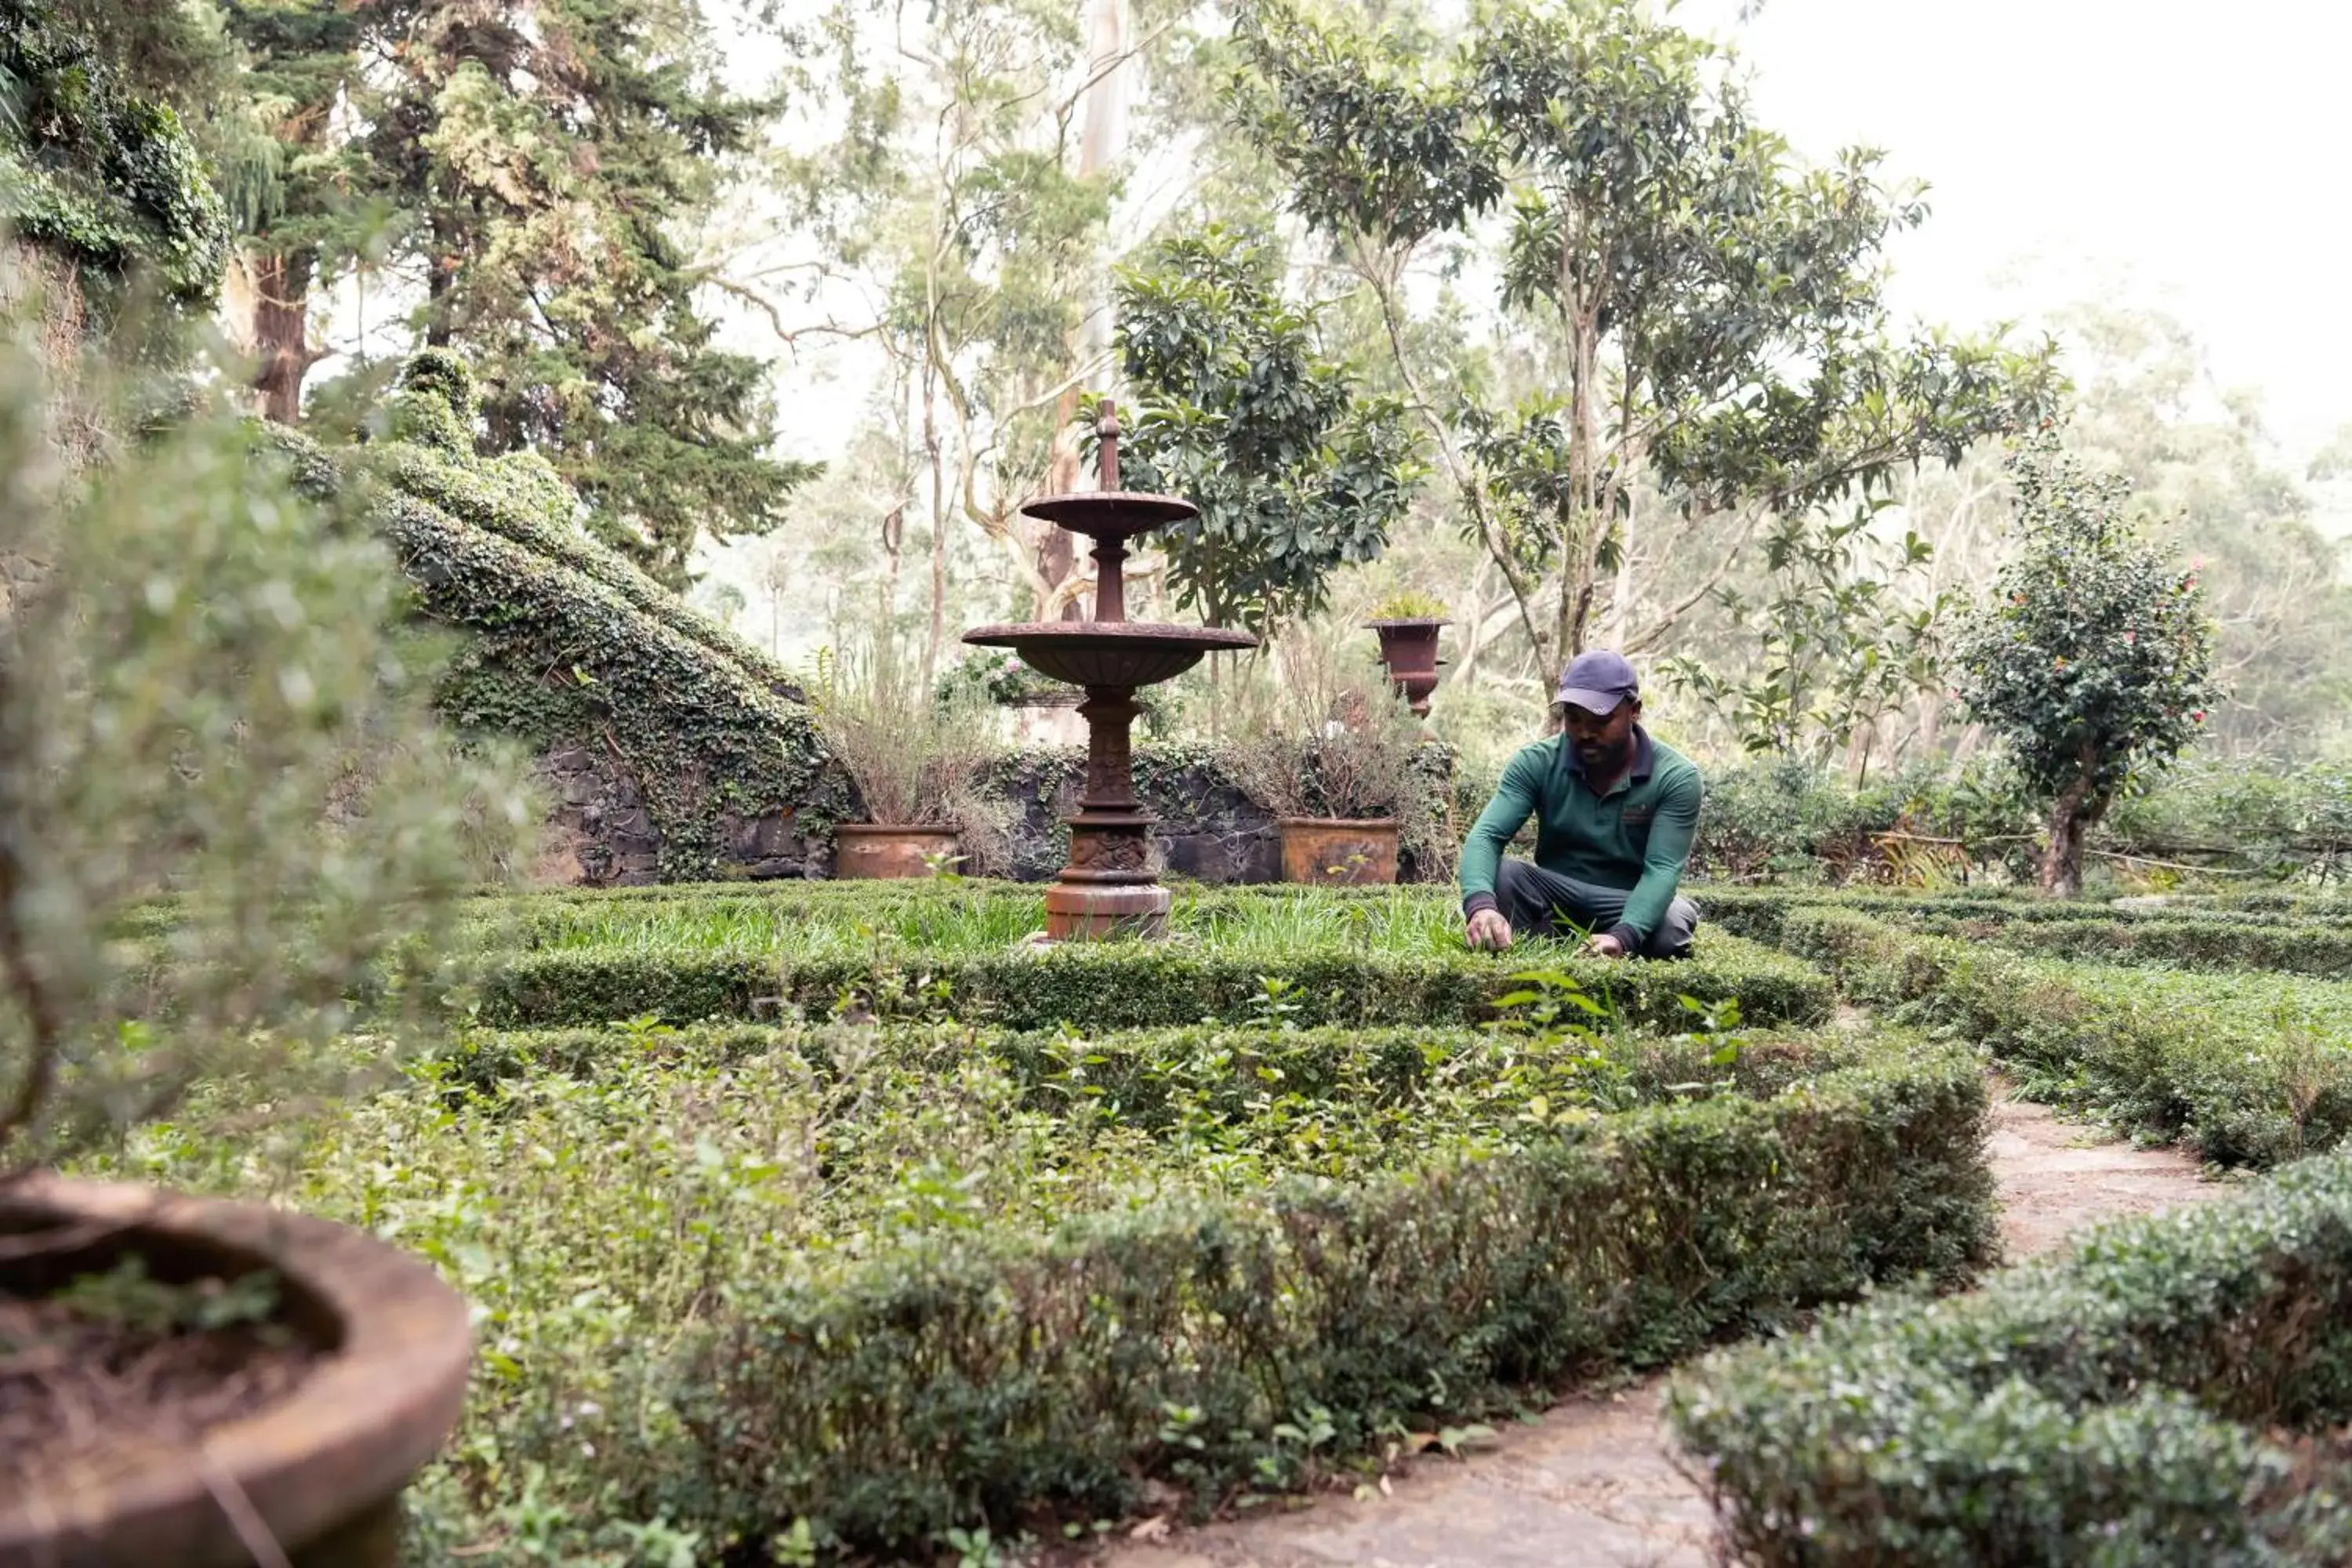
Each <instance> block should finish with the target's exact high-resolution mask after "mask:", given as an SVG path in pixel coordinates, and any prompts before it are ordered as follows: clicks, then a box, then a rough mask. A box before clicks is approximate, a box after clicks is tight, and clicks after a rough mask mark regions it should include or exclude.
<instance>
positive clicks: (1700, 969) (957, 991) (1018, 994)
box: [480, 933, 1834, 1029]
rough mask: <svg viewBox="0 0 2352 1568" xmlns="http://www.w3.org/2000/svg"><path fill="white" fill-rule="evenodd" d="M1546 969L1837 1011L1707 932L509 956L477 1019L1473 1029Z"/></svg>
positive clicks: (1653, 1021) (1822, 979) (1816, 979)
mask: <svg viewBox="0 0 2352 1568" xmlns="http://www.w3.org/2000/svg"><path fill="white" fill-rule="evenodd" d="M1531 967H1555V968H1559V969H1562V970H1564V971H1566V972H1567V973H1570V975H1572V976H1573V977H1574V978H1575V979H1576V980H1577V981H1578V982H1579V983H1580V984H1582V985H1583V986H1584V987H1585V988H1586V989H1587V990H1589V991H1590V992H1591V993H1592V994H1594V995H1595V996H1597V997H1601V998H1605V999H1606V1000H1607V1001H1609V1002H1610V1003H1611V1004H1612V1005H1613V1006H1614V1007H1615V1008H1616V1010H1617V1013H1618V1016H1620V1017H1621V1018H1622V1019H1623V1020H1624V1021H1626V1022H1628V1023H1631V1024H1634V1025H1637V1026H1645V1027H1654V1026H1661V1025H1679V1024H1680V1023H1681V1022H1682V1021H1683V1020H1685V1018H1686V1017H1687V1016H1688V1014H1687V1012H1686V1010H1685V1008H1684V1007H1683V1005H1682V1003H1681V998H1682V997H1683V996H1685V995H1689V996H1693V997H1696V998H1697V999H1698V1000H1700V1001H1702V1002H1716V1001H1723V1000H1736V1001H1738V1004H1739V1007H1740V1012H1741V1014H1742V1016H1743V1017H1745V1018H1746V1019H1747V1020H1748V1022H1750V1023H1756V1024H1812V1023H1820V1022H1822V1021H1824V1020H1826V1019H1827V1018H1828V1017H1829V1016H1830V1012H1831V1008H1832V1005H1833V1003H1834V993H1833V991H1832V986H1831V984H1830V982H1829V980H1828V979H1827V977H1826V976H1824V975H1822V973H1820V972H1818V971H1817V970H1814V969H1812V968H1811V967H1809V966H1808V965H1806V964H1803V963H1798V962H1796V961H1794V960H1792V959H1790V958H1788V957H1785V956H1783V955H1781V954H1779V953H1775V952H1769V951H1768V950H1766V949H1763V948H1760V947H1759V946H1757V945H1756V944H1755V943H1752V942H1742V941H1741V940H1739V939H1738V938H1737V937H1730V936H1722V935H1717V934H1714V933H1706V934H1703V935H1702V937H1701V939H1700V942H1699V945H1698V948H1697V952H1696V956H1694V957H1693V958H1691V959H1689V960H1687V961H1685V962H1683V963H1611V962H1609V961H1608V960H1605V959H1592V958H1584V957H1580V956H1574V955H1572V953H1571V952H1569V951H1567V950H1565V949H1563V948H1561V947H1559V946H1556V945H1551V944H1547V945H1546V946H1545V947H1543V948H1521V949H1517V950H1515V951H1514V952H1509V953H1505V954H1501V955H1494V954H1487V953H1477V952H1469V951H1467V950H1465V951H1463V952H1455V953H1450V954H1406V953H1390V952H1377V951H1369V952H1357V951H1347V950H1339V951H1328V952H1314V951H1308V952H1299V953H1296V954H1284V953H1269V952H1239V951H1228V952H1219V951H1217V950H1215V949H1214V948H1200V947H1188V946H1183V945H1178V944H1172V943H1171V944H1143V943H1127V942H1115V943H1101V944H1097V945H1093V946H1069V947H1062V948H1056V949H1052V950H1049V951H1046V952H1009V951H997V952H969V951H967V952H949V951H924V950H919V949H913V950H906V951H897V952H884V953H881V954H878V955H877V954H876V953H872V952H839V953H830V954H818V955H814V956H806V957H802V956H784V957H782V958H781V959H780V958H779V957H777V956H776V955H773V954H769V953H761V952H740V951H717V952H695V951H688V950H682V949H670V948H662V947H646V946H611V947H583V948H559V949H551V950H546V951H540V952H520V953H517V954H515V955H514V956H513V957H511V958H510V959H509V960H507V961H506V962H504V963H503V964H502V965H501V966H500V967H499V968H498V969H497V970H496V971H495V972H494V973H491V974H490V975H489V976H488V978H487V979H486V980H485V982H484V983H483V994H482V1001H481V1015H480V1016H481V1020H482V1022H483V1023H484V1024H486V1025H488V1026H491V1027H494V1028H546V1027H551V1026H567V1025H583V1024H602V1023H607V1022H610V1021H613V1020H615V1019H623V1018H632V1017H637V1016H643V1015H646V1014H656V1015H658V1016H662V1017H664V1018H667V1019H670V1020H672V1021H674V1022H678V1023H688V1022H695V1021H698V1020H702V1019H710V1018H730V1017H731V1018H753V1017H773V1016H781V1015H782V1013H784V1012H785V1011H786V1010H789V1011H791V1012H793V1013H797V1014H801V1015H804V1016H812V1017H814V1016H824V1014H825V1013H827V1012H828V1011H830V1010H832V1009H834V1008H835V1007H836V1006H842V1005H849V1006H851V1007H853V1008H854V1007H856V1006H859V1005H863V1006H865V1007H869V1008H876V1009H885V1010H887V1009H890V1008H904V1007H908V1006H912V1007H916V1008H919V1009H939V1008H949V1009H951V1010H952V1011H953V1013H954V1015H955V1016H957V1017H960V1018H965V1019H969V1020H974V1021H981V1020H984V1021H987V1022H990V1023H992V1024H995V1025H998V1026H1002V1027H1006V1028H1013V1029H1048V1028H1052V1027H1054V1026H1056V1025H1059V1024H1062V1023H1065V1022H1070V1023H1080V1024H1083V1025H1084V1026H1087V1027H1088V1028H1095V1029H1116V1028H1151V1027H1158V1026H1171V1025H1181V1024H1192V1023H1198V1022H1201V1021H1202V1020H1204V1019H1220V1020H1226V1021H1246V1020H1248V1019H1250V1018H1252V1017H1254V1016H1260V1015H1261V1014H1262V1013H1263V1011H1264V1009H1265V1005H1266V1000H1267V989H1266V981H1267V979H1268V978H1269V977H1271V978H1276V979H1279V980H1282V981H1284V982H1286V983H1287V984H1289V985H1290V986H1291V987H1292V988H1293V994H1291V995H1290V996H1288V997H1287V998H1286V1001H1287V1002H1288V1003H1289V1004H1290V1005H1293V1006H1295V1008H1296V1011H1295V1012H1294V1013H1292V1014H1291V1015H1289V1016H1291V1018H1292V1019H1293V1021H1295V1022H1297V1023H1298V1024H1301V1025H1314V1024H1357V1023H1361V1024H1381V1023H1423V1024H1444V1023H1476V1022H1479V1021H1481V1020H1483V1019H1485V1018H1486V1017H1488V1016H1491V1015H1492V1013H1493V1003H1494V1001H1495V1000H1496V998H1497V997H1499V996H1501V995H1503V994H1505V993H1506V992H1507V991H1509V990H1511V989H1512V988H1513V985H1512V982H1511V979H1510V977H1511V976H1512V975H1513V974H1515V973H1521V972H1523V971H1525V970H1527V969H1528V968H1531Z"/></svg>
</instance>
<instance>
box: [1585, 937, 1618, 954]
mask: <svg viewBox="0 0 2352 1568" xmlns="http://www.w3.org/2000/svg"><path fill="white" fill-rule="evenodd" d="M1584 951H1585V952H1589V953H1591V954H1592V955H1593V956H1594V957H1595V958H1622V957H1624V956H1625V944H1624V943H1623V942H1619V941H1618V940H1617V939H1616V938H1615V937H1613V936H1612V935H1610V934H1609V933H1608V932H1607V931H1602V932H1601V933H1600V934H1599V935H1598V936H1591V937H1587V938H1586V939H1585V942H1584Z"/></svg>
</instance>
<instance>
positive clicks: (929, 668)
mask: <svg viewBox="0 0 2352 1568" xmlns="http://www.w3.org/2000/svg"><path fill="white" fill-rule="evenodd" d="M1094 9H1095V10H1096V11H1097V12H1099V11H1100V9H1101V7H1100V6H1099V5H1097V6H1096V7H1094ZM1089 21H1091V22H1092V23H1093V24H1094V25H1092V26H1088V25H1087V24H1088V23H1089ZM816 37H817V38H818V40H819V42H818V48H817V53H816V55H815V57H814V58H813V59H812V61H811V62H810V65H809V67H808V77H807V79H808V81H809V83H810V86H811V89H812V91H813V93H814V94H815V95H816V97H815V98H814V99H813V101H821V103H822V106H823V108H824V110H825V122H826V123H827V125H828V126H829V127H830V129H831V132H832V133H831V134H830V135H829V136H827V137H826V138H824V140H823V142H821V143H820V144H819V145H817V146H815V147H814V148H813V149H810V150H808V151H805V152H801V153H795V154H793V155H791V156H787V157H785V158H783V159H782V162H781V164H780V167H779V172H778V176H777V184H778V188H779V190H780V192H781V193H782V195H783V196H784V197H785V198H786V202H785V205H786V208H787V215H786V216H788V218H789V219H790V220H791V221H792V222H793V224H794V226H796V229H797V232H798V233H799V235H800V236H801V237H802V241H803V247H804V249H805V250H806V252H807V254H805V255H804V256H803V257H802V258H799V259H798V260H797V261H793V262H790V263H784V264H780V270H785V274H786V276H787V277H788V278H789V279H792V280H793V283H795V284H796V285H797V286H796V287H793V288H791V289H786V290H783V291H782V292H783V294H784V297H783V298H782V300H780V301H777V300H772V302H771V308H772V311H773V319H774V320H775V321H776V324H777V325H778V327H779V328H780V330H782V332H783V334H784V336H785V339H786V341H787V342H791V343H795V344H798V343H803V342H815V341H818V340H822V339H824V338H827V337H832V338H836V339H852V340H856V341H858V342H865V343H868V344H871V345H873V346H874V347H876V348H877V349H879V350H880V351H881V352H882V353H885V354H886V355H887V357H888V358H889V360H890V361H891V362H892V365H893V370H892V378H893V379H894V380H897V381H902V382H903V384H904V385H905V386H906V388H907V390H908V396H909V397H910V398H911V399H912V416H911V418H910V420H909V421H908V423H909V424H910V425H911V426H912V428H913V431H914V437H915V440H916V443H917V446H916V455H917V457H918V458H919V468H920V470H921V477H922V483H921V485H920V487H919V488H920V489H921V491H922V492H923V493H920V494H914V495H908V496H906V497H903V498H900V500H899V502H898V505H900V506H905V507H907V508H908V509H909V510H911V511H913V513H914V514H915V515H916V516H918V517H919V518H920V519H921V520H922V521H924V522H925V523H927V524H928V532H929V558H930V580H929V613H928V631H927V634H926V636H925V638H924V650H925V652H924V673H925V679H931V678H932V676H933V675H934V674H935V673H936V669H937V664H938V659H939V657H940V650H941V648H942V647H943V645H944V643H945V640H946V632H947V626H946V621H947V604H948V599H949V593H950V583H949V570H948V566H949V559H950V532H951V530H952V528H953V526H954V525H955V524H956V523H957V522H958V521H963V522H967V523H970V524H971V525H972V526H974V527H975V528H976V529H977V530H978V531H979V532H980V533H981V534H982V535H983V536H984V537H985V538H986V539H987V540H989V541H991V542H992V545H993V546H994V547H995V549H996V550H997V552H999V553H1000V557H1001V559H1002V561H1003V563H1004V564H1005V565H1006V566H1008V567H1009V568H1010V569H1011V570H1012V572H1013V574H1015V575H1016V576H1017V577H1018V579H1019V580H1020V582H1021V583H1022V584H1024V586H1025V587H1026V588H1027V589H1028V590H1029V593H1030V596H1031V598H1032V600H1033V602H1034V605H1035V607H1036V608H1037V609H1038V610H1039V611H1040V612H1041V613H1052V612H1054V611H1055V610H1058V608H1059V607H1060V605H1061V604H1062V603H1064V602H1065V601H1066V595H1067V594H1068V592H1069V591H1070V589H1071V587H1072V585H1073V583H1074V581H1075V579H1076V576H1077V574H1075V573H1073V572H1072V571H1071V570H1070V563H1069V562H1068V559H1067V554H1066V552H1064V554H1063V556H1062V559H1061V561H1060V562H1059V563H1055V562H1052V561H1050V560H1048V559H1045V558H1044V557H1043V556H1042V555H1041V552H1039V550H1038V548H1037V541H1036V540H1035V538H1034V534H1033V533H1032V531H1030V529H1029V528H1028V527H1027V526H1026V524H1025V521H1024V520H1023V519H1021V518H1020V517H1019V514H1018V510H1017V508H1018V506H1019V503H1020V502H1021V501H1022V500H1025V499H1027V498H1028V497H1030V496H1031V495H1034V493H1036V491H1037V490H1038V489H1040V488H1042V486H1043V485H1044V483H1045V480H1046V477H1047V474H1048V472H1049V470H1050V469H1051V468H1053V466H1054V458H1055V437H1056V435H1057V432H1058V426H1059V421H1058V419H1057V415H1059V414H1061V413H1064V412H1066V409H1067V406H1068V405H1067V399H1068V397H1069V395H1071V394H1072V393H1074V392H1075V391H1076V389H1077V388H1078V387H1080V386H1081V385H1083V384H1085V383H1086V381H1087V379H1088V372H1089V371H1090V370H1091V371H1096V372H1098V371H1099V370H1101V369H1102V368H1104V364H1105V362H1106V357H1107V356H1106V354H1104V353H1097V355H1096V356H1095V357H1094V358H1093V359H1092V360H1091V361H1089V360H1088V359H1087V357H1086V355H1085V352H1084V351H1085V345H1084V344H1083V343H1082V342H1081V332H1080V328H1081V325H1082V321H1083V319H1084V315H1085V307H1086V301H1087V299H1088V298H1089V296H1090V295H1091V294H1092V293H1093V292H1094V291H1095V289H1094V285H1095V280H1096V279H1097V278H1098V276H1099V274H1100V272H1101V270H1102V265H1103V258H1102V248H1103V237H1104V232H1105V226H1106V223H1107V220H1108V214H1109V206H1110V198H1111V194H1112V192H1113V190H1114V188H1115V186H1116V184H1117V180H1118V172H1119V165H1118V159H1117V157H1116V150H1115V140H1116V139H1115V138H1114V137H1113V136H1111V134H1110V132H1111V129H1112V121H1115V119H1116V115H1115V113H1114V112H1113V108H1114V107H1115V106H1113V107H1106V106H1105V105H1104V104H1103V102H1102V99H1101V96H1100V94H1099V93H1098V92H1097V90H1096V89H1097V88H1098V87H1099V86H1100V84H1101V82H1102V81H1103V79H1104V78H1105V76H1106V73H1108V71H1109V70H1110V69H1111V68H1113V65H1114V63H1115V59H1116V58H1117V57H1118V56H1119V55H1120V54H1121V53H1122V51H1121V50H1120V48H1119V46H1118V29H1117V28H1116V27H1111V26H1105V25H1104V24H1103V19H1102V18H1101V17H1100V16H1095V17H1092V18H1089V17H1087V16H1084V15H1082V7H1081V6H1080V5H1076V4H1044V3H1040V0H940V3H939V4H936V5H929V6H926V7H923V8H921V9H920V10H918V9H916V8H914V7H909V6H904V5H893V4H888V3H886V0H836V3H835V5H833V6H832V7H831V8H830V9H829V10H828V11H827V12H825V13H824V18H823V20H822V23H821V25H820V26H818V27H817V29H816ZM1107 49H1108V50H1109V51H1111V55H1112V57H1113V58H1102V57H1103V54H1104V51H1105V50H1107ZM1065 467H1066V463H1065ZM893 510H896V509H895V508H894V509H893ZM1049 567H1050V568H1052V570H1051V571H1050V572H1049Z"/></svg>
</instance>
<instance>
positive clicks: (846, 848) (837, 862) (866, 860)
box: [833, 822, 956, 881]
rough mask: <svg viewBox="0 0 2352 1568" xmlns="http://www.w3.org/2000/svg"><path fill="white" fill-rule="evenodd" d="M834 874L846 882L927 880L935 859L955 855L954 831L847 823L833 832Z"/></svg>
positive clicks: (948, 828)
mask: <svg viewBox="0 0 2352 1568" xmlns="http://www.w3.org/2000/svg"><path fill="white" fill-rule="evenodd" d="M833 831H834V836H835V837H834V847H833V874H834V875H835V877H837V878H839V879H842V880H844V881H862V880H867V879H877V878H886V877H887V878H898V877H928V876H929V875H931V865H932V858H933V857H935V856H942V855H944V856H947V857H949V858H950V859H952V858H954V856H955V853H956V832H955V829H954V828H952V827H887V826H881V825H879V824H876V823H871V822H845V823H843V824H841V825H840V826H837V827H835V829H834V830H833Z"/></svg>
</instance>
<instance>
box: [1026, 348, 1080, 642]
mask: <svg viewBox="0 0 2352 1568" xmlns="http://www.w3.org/2000/svg"><path fill="white" fill-rule="evenodd" d="M1077 417H1078V389H1077V388H1076V387H1075V386H1073V387H1071V388H1069V389H1068V390H1066V391H1065V392H1064V393H1063V394H1062V395H1061V396H1060V397H1059V398H1058V399H1056V400H1055V405H1054V456H1053V458H1052V460H1051V461H1050V462H1048V463H1047V464H1046V466H1045V493H1046V494H1047V495H1068V494H1069V493H1071V492H1072V491H1074V490H1076V489H1077V488H1078V431H1077ZM1032 537H1033V539H1034V543H1035V546H1036V551H1037V576H1038V579H1039V581H1040V582H1042V583H1043V584H1045V586H1044V587H1043V588H1042V589H1041V590H1040V591H1039V593H1038V595H1037V599H1036V605H1037V607H1036V611H1035V613H1034V616H1033V617H1032V618H1033V619H1035V620H1041V621H1042V620H1044V619H1045V617H1046V616H1050V615H1053V614H1054V605H1055V603H1056V602H1057V601H1058V602H1059V603H1060V605H1061V614H1060V615H1059V616H1055V618H1056V619H1058V620H1065V621H1075V620H1077V619H1079V618H1080V617H1079V613H1078V602H1077V600H1076V597H1074V596H1071V595H1064V594H1063V593H1062V591H1061V589H1062V585H1063V584H1065V583H1067V582H1068V581H1069V580H1070V574H1071V573H1072V572H1074V571H1076V569H1077V559H1078V545H1077V540H1078V536H1077V535H1076V534H1075V533H1072V532H1071V531H1069V530H1068V529H1066V528H1064V527H1063V526H1062V525H1061V524H1059V523H1056V522H1041V523H1038V524H1037V525H1036V532H1035V533H1034V535H1033V536H1032Z"/></svg>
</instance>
